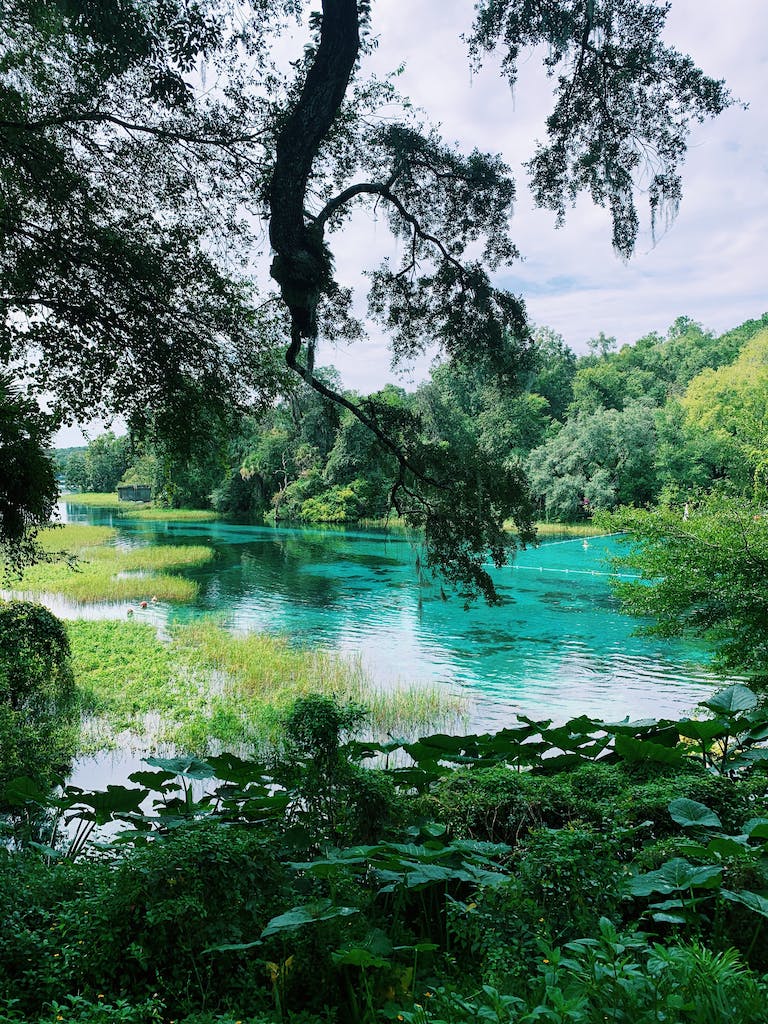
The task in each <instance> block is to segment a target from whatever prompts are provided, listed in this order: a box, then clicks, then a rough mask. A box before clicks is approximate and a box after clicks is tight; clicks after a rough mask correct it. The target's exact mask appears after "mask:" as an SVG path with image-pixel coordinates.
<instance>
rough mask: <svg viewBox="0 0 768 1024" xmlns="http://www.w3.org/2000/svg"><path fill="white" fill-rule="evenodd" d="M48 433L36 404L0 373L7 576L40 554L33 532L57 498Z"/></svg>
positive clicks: (0, 496) (1, 538)
mask: <svg viewBox="0 0 768 1024" xmlns="http://www.w3.org/2000/svg"><path fill="white" fill-rule="evenodd" d="M50 434H51V424H50V423H49V422H48V421H47V419H46V417H45V416H44V415H43V414H42V413H41V412H40V410H39V409H38V407H37V404H36V403H35V402H32V401H29V400H27V399H25V398H22V397H21V396H20V395H19V393H18V391H17V389H16V388H14V387H13V386H12V384H11V381H10V378H9V377H8V376H7V375H6V374H0V466H2V476H0V562H1V563H2V566H0V570H2V571H4V572H5V574H6V575H7V574H9V573H13V574H14V575H16V574H18V573H19V571H20V570H21V569H22V568H23V567H24V565H28V564H30V563H32V562H34V561H36V560H37V559H38V558H39V557H40V555H41V552H40V549H39V547H38V545H37V543H36V538H37V531H38V529H39V528H40V527H41V526H45V525H46V524H47V523H48V522H49V520H50V519H51V516H52V515H53V510H54V507H55V504H56V499H57V498H58V486H57V483H56V477H55V474H54V468H53V464H52V462H51V459H50V456H49V454H48V451H47V448H48V444H49V440H50Z"/></svg>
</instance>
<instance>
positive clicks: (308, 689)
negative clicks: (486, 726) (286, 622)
mask: <svg viewBox="0 0 768 1024" xmlns="http://www.w3.org/2000/svg"><path fill="white" fill-rule="evenodd" d="M67 630H68V634H69V639H70V643H71V647H72V660H73V667H74V675H75V682H76V685H77V688H78V693H79V699H80V705H81V708H82V712H83V727H82V736H81V745H80V749H81V751H82V752H87V753H95V752H97V751H99V750H103V749H114V748H116V747H128V748H131V749H134V750H145V751H146V750H152V751H157V750H161V749H169V748H173V749H175V750H177V751H183V752H185V753H190V754H197V755H205V754H211V753H217V752H218V751H220V750H222V749H227V750H237V751H239V752H241V753H249V752H252V751H254V750H262V749H264V748H265V747H271V746H273V745H274V744H275V743H276V742H277V740H278V738H279V736H280V732H281V726H282V722H283V720H284V717H285V714H286V711H287V710H288V709H289V708H290V707H291V706H292V705H293V704H294V703H295V701H296V699H297V698H300V697H307V696H310V695H317V694H321V695H325V696H333V697H336V698H337V699H339V700H341V701H352V702H354V703H357V704H362V705H364V706H365V707H366V708H368V709H369V715H368V718H367V720H366V725H367V728H369V729H373V730H375V731H376V732H378V733H379V735H381V736H382V737H383V736H385V735H386V734H387V733H396V734H398V735H410V736H415V735H416V734H422V733H424V732H429V731H430V730H433V729H435V728H437V727H438V726H441V727H447V726H449V725H451V726H452V725H455V724H458V723H461V722H462V721H463V717H464V715H465V711H466V706H465V702H464V701H463V700H462V699H461V698H460V697H458V696H457V695H455V694H451V693H447V692H445V691H443V690H441V689H439V688H438V687H419V686H409V687H405V686H403V687H397V688H394V687H393V688H390V689H385V688H383V687H380V686H377V685H376V684H375V683H374V682H373V680H372V679H371V677H370V675H369V674H368V672H367V671H366V670H365V667H364V665H363V664H362V661H361V659H360V658H355V657H344V656H341V655H335V654H333V653H330V652H327V651H310V650H306V649H300V648H294V647H292V646H291V645H290V644H289V643H288V642H287V640H286V639H284V638H281V637H274V636H264V635H260V634H250V635H247V636H234V635H232V634H231V633H228V632H226V630H224V629H222V628H221V627H220V626H218V625H216V624H215V623H214V622H211V621H207V622H202V623H198V624H195V625H189V626H177V627H175V628H174V631H173V637H172V640H171V642H170V643H169V642H167V641H163V640H161V639H160V638H159V637H158V636H157V633H156V631H155V629H154V627H153V626H151V625H149V624H148V623H141V622H135V621H104V620H101V621H84V620H78V621H73V622H69V623H68V624H67Z"/></svg>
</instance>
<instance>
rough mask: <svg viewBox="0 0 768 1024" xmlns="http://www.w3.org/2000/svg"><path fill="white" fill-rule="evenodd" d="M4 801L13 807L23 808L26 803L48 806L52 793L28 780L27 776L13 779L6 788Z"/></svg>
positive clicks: (32, 780)
mask: <svg viewBox="0 0 768 1024" xmlns="http://www.w3.org/2000/svg"><path fill="white" fill-rule="evenodd" d="M3 795H4V799H5V801H6V802H7V803H9V804H10V805H11V806H12V807H21V806H23V805H24V804H25V803H28V802H31V803H36V804H47V803H48V801H49V799H50V796H51V793H50V791H49V790H46V789H43V788H41V786H40V785H39V784H38V783H37V782H35V781H34V779H30V778H28V777H27V776H26V775H23V776H21V777H20V778H18V779H12V780H11V781H10V782H9V783H8V785H7V786H6V787H5V793H4V794H3Z"/></svg>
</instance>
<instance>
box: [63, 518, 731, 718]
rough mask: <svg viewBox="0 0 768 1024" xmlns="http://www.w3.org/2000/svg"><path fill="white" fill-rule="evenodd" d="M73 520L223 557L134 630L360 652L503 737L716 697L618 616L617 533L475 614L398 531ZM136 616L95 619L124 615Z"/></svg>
mask: <svg viewBox="0 0 768 1024" xmlns="http://www.w3.org/2000/svg"><path fill="white" fill-rule="evenodd" d="M66 510H67V518H68V519H69V521H81V522H83V521H87V522H100V523H104V522H112V525H114V526H115V527H116V528H117V530H118V534H119V542H120V543H128V544H153V543H182V544H188V543H202V544H209V545H211V546H212V547H213V548H214V550H215V552H216V558H215V559H214V561H213V562H212V563H210V564H208V565H206V566H203V567H201V568H197V569H190V570H187V571H185V573H184V575H187V576H189V577H190V578H192V579H195V580H196V581H197V582H198V583H199V585H200V593H199V597H198V598H197V600H196V601H195V602H194V603H192V604H189V605H183V606H171V605H165V606H152V605H150V607H149V608H148V609H147V610H146V611H143V612H142V611H139V610H137V611H136V618H137V619H138V618H141V617H145V618H146V619H147V620H149V621H155V622H157V623H158V624H159V625H161V626H162V625H164V624H166V623H168V622H175V621H176V622H178V621H181V622H185V621H190V620H191V619H194V618H195V617H197V616H200V615H211V614H215V615H217V616H218V617H219V618H220V619H221V621H222V622H223V623H224V625H226V626H227V627H228V628H230V629H234V630H254V631H264V632H269V633H279V634H283V635H286V636H287V637H289V638H290V641H291V642H292V643H296V644H305V645H309V646H319V647H324V648H328V649H331V650H335V651H346V652H356V653H358V652H359V653H361V654H362V656H363V658H364V660H365V662H366V663H367V665H368V666H369V668H370V669H371V671H372V673H373V675H374V677H375V678H376V679H377V680H379V681H382V682H388V681H397V680H402V681H406V682H414V681H416V682H418V681H424V682H431V683H438V684H441V685H445V686H449V687H452V688H460V689H461V690H462V691H463V692H464V693H465V694H466V695H467V696H468V697H469V698H470V701H471V717H472V722H471V726H472V727H473V728H501V727H502V726H504V725H505V724H507V723H509V721H510V719H511V717H512V716H513V715H514V714H515V712H518V711H519V712H523V713H525V714H529V715H533V716H538V717H555V718H559V719H562V718H565V717H568V716H570V715H576V714H581V713H586V714H591V715H599V716H603V717H607V718H611V719H618V718H622V717H624V716H625V715H630V716H632V717H641V716H642V717H645V716H661V715H678V714H681V713H683V712H685V711H688V710H690V709H691V708H693V707H694V706H695V705H696V703H698V702H699V701H700V700H702V699H703V698H705V697H706V696H707V695H708V694H710V693H711V692H712V690H713V689H714V688H715V687H716V686H717V685H720V684H719V683H718V681H717V680H715V679H714V677H713V676H712V675H711V674H710V672H709V671H708V669H707V661H708V656H707V653H706V651H705V650H704V649H702V648H697V647H695V646H693V645H690V644H684V643H678V642H674V643H673V642H670V641H662V640H659V639H655V638H648V637H640V636H636V635H634V633H635V630H636V629H637V627H638V622H637V620H635V619H631V618H629V617H627V616H625V615H622V614H621V613H620V612H619V610H618V606H617V603H616V601H615V599H614V598H613V597H612V596H611V592H610V589H609V585H608V580H609V575H610V570H609V566H608V564H607V561H606V560H607V558H608V557H609V556H610V555H611V554H613V553H615V552H616V550H617V541H616V539H615V538H612V537H605V538H590V539H589V540H588V541H583V540H582V539H581V538H578V539H573V540H547V541H544V542H543V543H542V545H541V546H540V547H539V548H537V549H529V550H526V551H522V552H519V553H518V555H517V558H516V560H515V563H514V565H512V566H509V567H505V568H504V569H501V570H493V573H492V575H493V578H494V582H495V584H496V586H497V589H498V591H499V594H500V595H501V597H502V599H503V600H502V604H501V606H499V607H493V608H489V607H488V606H486V605H485V604H484V603H482V602H478V603H477V604H475V605H474V606H472V607H471V608H470V609H469V610H468V611H467V610H464V607H463V602H462V601H461V600H460V599H458V598H449V599H448V600H444V599H443V596H442V595H441V590H440V588H439V586H436V585H435V584H434V583H432V582H431V581H425V580H423V579H421V580H420V574H419V571H418V568H417V548H416V546H415V544H414V542H413V541H412V540H411V539H409V537H408V536H407V535H406V534H404V533H402V532H400V531H388V532H387V531H372V530H345V529H337V528H327V529H323V528H316V529H298V528H270V527H257V526H240V525H233V524H228V523H221V522H213V523H186V522H174V521H173V520H172V519H168V520H164V521H157V522H144V521H140V520H134V521H131V520H129V519H125V518H122V517H121V518H114V520H113V519H112V515H111V513H109V512H107V511H103V510H96V509H87V510H86V509H84V508H83V507H81V506H73V505H67V507H66ZM147 596H148V598H149V597H150V596H151V595H149V594H148V595H147ZM126 607H127V606H123V605H111V606H90V607H89V608H87V609H85V613H86V614H89V615H105V614H106V615H115V616H122V615H124V614H125V610H126ZM58 610H59V611H63V612H64V613H68V614H69V613H72V611H73V609H68V608H66V607H63V606H61V607H59V609H58ZM82 611H83V610H82V608H81V612H80V613H81V614H82Z"/></svg>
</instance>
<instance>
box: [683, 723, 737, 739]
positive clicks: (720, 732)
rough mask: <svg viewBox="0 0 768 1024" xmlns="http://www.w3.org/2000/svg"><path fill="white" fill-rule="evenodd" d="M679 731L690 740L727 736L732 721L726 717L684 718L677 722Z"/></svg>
mask: <svg viewBox="0 0 768 1024" xmlns="http://www.w3.org/2000/svg"><path fill="white" fill-rule="evenodd" d="M677 728H678V732H679V733H680V735H681V736H685V737H686V738H687V739H690V740H703V741H704V742H705V743H709V742H710V740H713V739H716V738H718V737H720V736H727V735H728V734H729V733H730V731H731V723H730V722H728V721H726V719H724V718H683V719H681V720H680V721H679V722H678V723H677Z"/></svg>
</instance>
